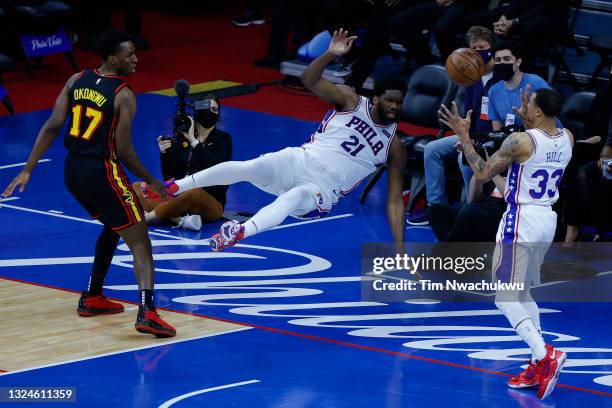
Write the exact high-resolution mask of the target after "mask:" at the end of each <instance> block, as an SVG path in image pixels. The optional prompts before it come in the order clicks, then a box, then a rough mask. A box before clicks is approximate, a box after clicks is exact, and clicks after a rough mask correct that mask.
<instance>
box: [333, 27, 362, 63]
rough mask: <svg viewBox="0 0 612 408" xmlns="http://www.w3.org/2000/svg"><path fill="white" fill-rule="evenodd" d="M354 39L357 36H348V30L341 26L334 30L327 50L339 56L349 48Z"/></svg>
mask: <svg viewBox="0 0 612 408" xmlns="http://www.w3.org/2000/svg"><path fill="white" fill-rule="evenodd" d="M356 39H357V36H355V35H353V36H351V37H349V36H348V31H345V30H344V29H342V28H341V29H340V30H338V31H334V35H333V37H332V40H331V42H330V43H329V48H328V49H327V50H328V51H329V52H330V53H332V54H334V55H335V56H337V57H340V56H342V55H344V54H346V53H348V52H349V51H350V50H351V47H352V46H353V41H355V40H356Z"/></svg>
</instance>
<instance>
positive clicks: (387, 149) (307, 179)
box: [143, 29, 407, 251]
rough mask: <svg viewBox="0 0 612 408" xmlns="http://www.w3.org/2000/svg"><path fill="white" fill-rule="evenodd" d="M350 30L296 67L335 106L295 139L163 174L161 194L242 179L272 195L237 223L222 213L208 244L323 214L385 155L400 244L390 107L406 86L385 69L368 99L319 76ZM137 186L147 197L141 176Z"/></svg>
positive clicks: (390, 211) (399, 176)
mask: <svg viewBox="0 0 612 408" xmlns="http://www.w3.org/2000/svg"><path fill="white" fill-rule="evenodd" d="M355 39H356V37H349V36H348V33H347V32H346V31H344V30H342V29H340V30H339V31H336V32H334V35H333V38H332V40H331V42H330V44H329V48H328V50H327V52H325V53H324V54H322V55H321V56H319V57H318V58H317V59H315V60H314V61H313V62H312V63H311V64H310V65H309V66H308V68H307V69H306V70H305V71H304V73H303V74H302V78H301V79H302V82H303V83H304V86H305V87H306V88H308V89H309V90H311V91H312V92H313V93H315V94H316V95H318V96H319V97H321V98H322V99H323V100H325V101H327V102H330V103H332V104H333V105H334V106H335V108H334V109H331V110H329V111H328V112H327V114H326V115H325V118H324V119H323V121H322V122H321V124H320V125H319V127H318V129H317V130H316V131H315V132H314V133H313V134H312V135H311V136H310V138H309V140H308V141H307V142H306V143H304V144H303V145H302V146H300V147H288V148H285V149H283V150H281V151H277V152H274V153H268V154H265V155H263V156H261V157H258V158H256V159H253V160H248V161H242V162H239V161H230V162H225V163H221V164H218V165H216V166H213V167H211V168H208V169H206V170H203V171H200V172H197V173H195V174H192V175H190V176H187V177H185V178H183V179H181V180H176V181H175V180H170V181H168V182H166V185H167V189H168V192H169V195H173V196H175V195H177V194H181V193H183V192H185V191H188V190H192V189H195V188H199V187H206V186H211V185H229V184H234V183H238V182H241V181H248V182H250V183H251V184H253V185H255V186H256V187H258V188H259V189H261V190H263V191H266V192H268V193H271V194H274V195H276V196H277V198H276V199H275V200H274V201H273V202H272V203H271V204H270V205H268V206H266V207H264V208H262V209H261V210H259V211H258V212H257V213H256V214H255V215H254V216H253V217H252V218H250V219H249V220H247V221H246V222H244V223H243V224H240V223H239V222H237V221H228V222H226V223H224V224H223V225H222V226H221V230H220V231H219V233H217V234H215V235H214V236H213V237H212V238H211V240H210V246H211V248H212V249H213V251H220V250H222V249H224V248H227V247H231V246H233V245H234V244H235V243H236V242H237V241H239V240H241V239H243V238H246V237H248V236H251V235H255V234H257V233H260V232H263V231H266V230H269V229H271V228H273V227H275V226H277V225H279V224H280V223H282V222H283V220H285V218H287V216H289V215H292V216H298V217H301V218H316V217H321V216H324V215H325V214H327V213H328V212H329V211H330V210H331V209H332V206H333V205H334V204H336V203H337V202H338V200H339V199H340V198H341V197H343V196H345V195H347V194H348V193H350V192H351V191H352V190H353V189H354V188H355V187H357V185H358V184H359V183H360V182H361V180H363V179H364V178H365V177H367V176H368V175H369V174H371V173H372V172H374V171H375V170H376V166H377V165H382V164H384V163H387V168H388V170H389V177H388V180H389V182H388V183H389V185H388V197H387V216H388V219H389V223H390V225H391V231H392V234H393V239H394V241H395V244H396V248H397V249H398V250H399V249H400V248H403V240H404V203H403V201H402V184H403V170H404V166H405V162H406V158H405V150H404V147H403V145H402V144H401V142H400V140H399V138H398V137H397V136H396V135H395V132H396V129H397V117H398V112H399V110H400V109H401V107H402V104H403V101H404V96H405V94H406V91H407V87H406V83H405V82H404V80H403V79H402V78H396V77H385V78H382V79H380V80H379V81H378V82H377V83H376V84H375V87H374V97H373V98H372V101H370V100H369V99H367V98H365V97H363V96H360V95H358V94H356V93H355V91H353V89H352V88H350V87H348V86H344V85H335V84H333V83H331V82H330V81H328V80H326V79H324V78H322V73H323V70H324V69H325V66H326V65H327V64H329V63H330V62H332V61H333V60H334V59H335V58H336V57H339V56H342V55H345V54H346V53H348V52H349V51H350V49H351V46H352V44H353V41H354V40H355ZM143 187H144V192H145V194H146V195H147V196H148V197H150V198H152V199H155V198H156V197H155V193H153V192H152V191H151V190H150V189H149V188H148V186H147V185H146V184H144V185H143Z"/></svg>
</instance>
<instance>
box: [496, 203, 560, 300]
mask: <svg viewBox="0 0 612 408" xmlns="http://www.w3.org/2000/svg"><path fill="white" fill-rule="evenodd" d="M556 228H557V213H555V212H554V211H553V210H552V208H551V207H550V206H542V205H524V204H523V205H515V204H508V209H507V210H506V212H505V213H504V215H503V217H502V219H501V221H500V223H499V228H498V230H497V238H496V242H497V245H496V246H495V252H494V253H493V280H495V281H497V280H499V281H502V282H504V283H514V282H516V283H525V288H529V287H531V286H532V285H538V284H539V283H540V267H541V266H542V263H543V262H544V256H545V255H546V252H548V248H549V247H550V244H551V243H552V241H553V239H554V237H555V230H556Z"/></svg>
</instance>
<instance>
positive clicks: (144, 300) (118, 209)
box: [3, 31, 176, 337]
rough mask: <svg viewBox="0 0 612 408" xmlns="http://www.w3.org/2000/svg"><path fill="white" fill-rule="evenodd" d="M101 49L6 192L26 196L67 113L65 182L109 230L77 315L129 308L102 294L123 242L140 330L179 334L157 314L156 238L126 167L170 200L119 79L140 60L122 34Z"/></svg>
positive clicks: (63, 96)
mask: <svg viewBox="0 0 612 408" xmlns="http://www.w3.org/2000/svg"><path fill="white" fill-rule="evenodd" d="M98 52H99V54H100V56H101V57H102V60H103V62H102V65H101V66H100V67H99V68H98V69H94V70H85V71H82V72H80V73H78V74H75V75H73V76H71V77H70V79H68V81H67V82H66V85H65V86H64V88H63V89H62V91H61V92H60V94H59V95H58V97H57V99H56V101H55V105H54V107H53V112H52V113H51V117H50V118H49V119H48V120H47V122H45V124H44V125H43V127H42V128H41V130H40V132H39V134H38V138H37V139H36V142H35V143H34V147H33V148H32V151H31V153H30V157H29V158H28V161H27V163H26V165H25V167H24V168H23V170H22V171H21V173H19V174H18V175H17V176H16V177H15V178H14V179H13V181H12V182H11V183H10V184H9V186H8V187H7V188H6V190H5V191H4V194H3V195H4V196H5V197H8V196H10V195H11V194H12V193H13V190H14V189H15V188H16V187H17V186H19V192H23V190H24V187H25V185H26V184H27V182H28V180H29V179H30V174H31V173H32V170H33V169H34V167H35V166H36V164H37V163H38V160H39V159H40V157H41V156H42V154H43V153H44V152H45V151H46V150H47V149H48V148H49V146H51V144H52V143H53V142H54V141H55V139H56V138H57V136H58V134H59V132H60V129H61V128H62V125H63V124H64V122H65V121H66V118H67V117H68V116H69V117H70V123H69V126H68V130H67V132H66V135H65V137H64V146H65V147H66V149H67V150H68V155H67V156H66V162H65V165H64V181H65V183H66V187H67V188H68V191H70V193H71V194H72V195H73V196H74V198H76V200H77V201H78V202H79V203H80V204H81V205H82V206H83V207H84V208H85V210H87V212H88V213H89V214H90V215H91V216H92V217H93V218H96V219H98V220H99V221H100V222H101V223H102V224H103V226H104V228H103V229H102V233H101V234H100V236H99V238H98V241H97V243H96V251H95V258H94V263H93V268H92V271H91V277H90V279H89V286H88V289H87V290H86V291H84V292H83V293H82V294H81V298H80V300H79V304H78V308H77V313H78V314H79V315H80V316H96V315H101V314H111V313H119V312H122V311H123V305H121V304H120V303H116V302H113V301H111V300H109V299H108V298H106V297H105V296H104V295H103V294H102V286H103V284H104V279H105V277H106V273H107V272H108V268H109V266H110V264H111V261H112V259H113V255H114V253H115V249H116V248H117V244H118V242H119V237H121V238H123V240H124V241H125V242H126V243H127V245H128V247H129V248H130V251H131V252H132V255H133V256H134V273H135V274H136V279H137V281H138V287H139V289H140V306H139V309H138V316H137V319H136V325H135V328H136V330H138V331H139V332H141V333H150V334H152V335H154V336H156V337H173V336H175V335H176V330H175V329H174V328H173V327H172V326H170V325H169V324H168V323H166V322H165V321H164V320H162V319H161V318H160V317H159V315H158V314H157V312H156V310H155V305H154V303H153V282H154V278H153V277H154V271H155V270H154V267H153V256H152V251H151V241H150V240H149V236H148V233H147V226H146V223H145V220H144V215H143V214H144V213H143V210H142V208H141V206H140V204H139V202H138V200H137V199H136V195H135V193H134V190H133V189H132V187H131V185H130V182H129V181H128V179H127V176H126V174H125V172H124V170H123V168H122V166H121V164H120V163H123V164H124V165H125V166H126V167H127V168H128V169H129V170H130V171H131V172H132V173H134V174H135V175H136V176H137V177H139V178H142V179H144V180H147V182H148V183H150V184H151V188H153V189H154V190H155V191H156V192H158V193H159V194H160V195H161V196H162V197H165V196H166V188H165V187H164V186H163V184H162V183H161V182H160V181H159V180H156V179H154V178H153V177H152V176H151V174H150V173H149V172H148V171H147V169H146V168H145V167H144V166H143V164H142V163H141V162H140V159H139V158H138V156H137V154H136V152H135V150H134V147H133V146H132V135H131V128H132V119H133V118H134V114H135V113H136V98H135V97H134V94H133V93H132V91H131V90H130V88H129V86H128V85H127V84H126V83H125V82H123V80H122V79H121V78H120V77H121V76H130V75H132V74H133V73H134V72H135V68H136V63H137V62H138V59H137V58H136V54H135V53H134V44H132V42H131V41H130V40H129V37H128V35H127V34H125V33H122V32H118V31H111V32H109V33H107V34H105V35H103V36H102V37H100V39H99V49H98Z"/></svg>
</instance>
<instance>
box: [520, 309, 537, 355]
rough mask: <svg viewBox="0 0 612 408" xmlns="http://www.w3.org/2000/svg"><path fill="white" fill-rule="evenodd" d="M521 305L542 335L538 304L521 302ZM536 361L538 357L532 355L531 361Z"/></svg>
mask: <svg viewBox="0 0 612 408" xmlns="http://www.w3.org/2000/svg"><path fill="white" fill-rule="evenodd" d="M521 304H522V305H523V306H524V307H525V309H527V312H528V313H529V317H530V318H531V321H532V322H533V325H534V326H535V328H536V330H537V331H538V332H540V334H542V326H541V324H540V308H538V305H537V303H536V302H534V301H528V302H521ZM536 360H537V358H536V356H535V355H534V354H533V353H532V354H531V361H532V362H535V361H536Z"/></svg>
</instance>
